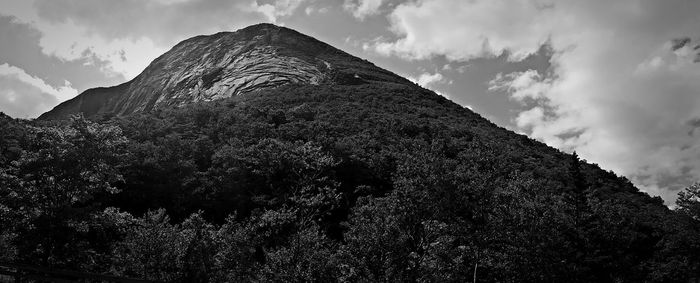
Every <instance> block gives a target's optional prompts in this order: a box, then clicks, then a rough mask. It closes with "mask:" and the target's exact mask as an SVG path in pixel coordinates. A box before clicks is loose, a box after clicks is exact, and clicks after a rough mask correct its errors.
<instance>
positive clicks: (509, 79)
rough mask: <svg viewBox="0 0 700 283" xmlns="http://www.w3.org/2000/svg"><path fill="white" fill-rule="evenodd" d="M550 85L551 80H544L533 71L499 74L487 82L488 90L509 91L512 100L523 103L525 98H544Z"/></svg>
mask: <svg viewBox="0 0 700 283" xmlns="http://www.w3.org/2000/svg"><path fill="white" fill-rule="evenodd" d="M551 84H552V79H551V78H544V77H543V76H542V75H540V74H539V73H538V72H537V71H535V70H527V71H525V72H515V73H510V74H506V75H503V74H501V73H499V74H498V75H497V76H496V78H494V79H493V80H491V81H490V82H489V90H491V91H494V90H505V91H509V92H510V93H511V96H512V97H513V98H514V99H516V100H518V101H523V100H525V99H527V98H530V99H539V98H543V97H545V94H546V93H547V92H548V91H549V88H550V86H551Z"/></svg>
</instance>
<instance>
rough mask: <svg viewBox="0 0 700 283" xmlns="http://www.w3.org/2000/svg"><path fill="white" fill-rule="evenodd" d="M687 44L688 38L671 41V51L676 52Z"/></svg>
mask: <svg viewBox="0 0 700 283" xmlns="http://www.w3.org/2000/svg"><path fill="white" fill-rule="evenodd" d="M688 43H690V37H681V38H675V39H672V40H671V50H672V51H676V50H678V49H681V48H683V47H684V46H686V45H687V44H688Z"/></svg>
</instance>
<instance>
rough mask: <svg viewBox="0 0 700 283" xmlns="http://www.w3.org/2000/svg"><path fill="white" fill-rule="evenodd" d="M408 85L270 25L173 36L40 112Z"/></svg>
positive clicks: (129, 109)
mask: <svg viewBox="0 0 700 283" xmlns="http://www.w3.org/2000/svg"><path fill="white" fill-rule="evenodd" d="M364 83H399V84H411V83H410V82H409V81H408V80H406V79H404V78H401V77H399V76H397V75H395V74H393V73H391V72H389V71H386V70H384V69H381V68H379V67H376V66H375V65H374V64H372V63H370V62H368V61H366V60H362V59H359V58H357V57H354V56H352V55H350V54H347V53H345V52H343V51H340V50H338V49H336V48H333V47H332V46H330V45H328V44H325V43H323V42H320V41H318V40H316V39H314V38H311V37H309V36H306V35H303V34H301V33H299V32H296V31H294V30H291V29H288V28H284V27H279V26H275V25H271V24H259V25H254V26H250V27H247V28H244V29H241V30H238V31H236V32H221V33H217V34H213V35H208V36H196V37H193V38H190V39H187V40H185V41H183V42H180V43H178V44H177V45H176V46H175V47H173V48H172V49H171V50H170V51H168V52H166V53H165V54H163V55H161V56H160V57H158V58H157V59H156V60H154V61H153V62H152V63H151V64H150V65H149V66H148V67H147V68H146V69H145V70H144V71H143V72H142V73H141V74H139V75H138V76H137V77H136V78H134V79H133V80H131V81H129V82H126V83H124V84H121V85H118V86H114V87H108V88H95V89H89V90H86V91H85V92H83V93H81V94H80V95H78V96H77V97H75V98H73V99H71V100H69V101H66V102H64V103H62V104H60V105H58V106H56V107H55V108H54V109H52V110H51V111H49V112H46V113H44V114H43V115H41V116H40V117H39V119H62V118H66V117H68V116H69V115H71V114H77V113H83V114H84V115H85V116H88V117H90V116H94V115H98V114H109V115H128V114H131V113H136V112H147V111H151V110H153V109H156V108H163V107H171V106H182V105H186V104H189V103H196V102H199V101H211V100H215V99H221V98H226V97H231V96H234V95H239V94H243V93H249V92H254V91H258V90H261V89H266V88H274V87H278V86H280V85H284V84H312V85H318V84H364Z"/></svg>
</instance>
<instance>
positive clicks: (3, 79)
mask: <svg viewBox="0 0 700 283" xmlns="http://www.w3.org/2000/svg"><path fill="white" fill-rule="evenodd" d="M77 94H78V91H77V90H75V89H74V88H72V87H71V84H70V82H68V81H65V82H64V85H63V86H61V87H58V88H54V87H52V86H50V85H48V84H47V83H46V82H44V81H43V80H42V79H39V78H37V77H33V76H31V75H29V74H27V73H26V72H25V71H24V70H22V69H20V68H17V67H15V66H11V65H8V64H0V102H1V103H0V111H2V112H4V113H7V114H8V115H10V116H13V117H25V118H33V117H36V116H38V115H39V114H41V113H43V112H45V111H47V110H49V109H50V108H51V107H53V106H54V105H55V104H56V103H60V102H61V101H65V100H68V99H71V98H73V97H75V96H76V95H77Z"/></svg>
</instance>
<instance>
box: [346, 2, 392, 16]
mask: <svg viewBox="0 0 700 283" xmlns="http://www.w3.org/2000/svg"><path fill="white" fill-rule="evenodd" d="M382 2H383V0H345V2H344V3H343V8H344V9H345V10H346V11H349V12H350V13H352V15H353V16H354V17H355V18H357V19H358V20H361V21H362V20H364V19H365V18H366V17H368V16H372V15H377V14H379V8H380V7H381V6H382Z"/></svg>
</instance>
